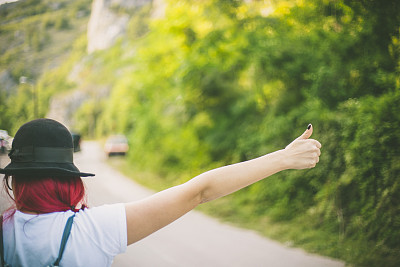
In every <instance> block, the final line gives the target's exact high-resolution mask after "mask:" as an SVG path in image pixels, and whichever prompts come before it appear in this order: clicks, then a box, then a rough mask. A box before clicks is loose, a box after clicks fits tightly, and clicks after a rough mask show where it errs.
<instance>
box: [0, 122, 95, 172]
mask: <svg viewBox="0 0 400 267" xmlns="http://www.w3.org/2000/svg"><path fill="white" fill-rule="evenodd" d="M73 153H74V146H73V142H72V136H71V133H70V132H69V131H68V129H67V128H66V127H65V126H64V125H62V124H61V123H59V122H57V121H55V120H51V119H37V120H33V121H30V122H27V123H25V124H24V125H22V126H21V128H19V130H18V131H17V133H16V134H15V137H14V140H13V143H12V149H11V152H10V153H9V154H8V156H9V157H10V159H11V163H10V164H8V165H7V166H6V167H5V168H4V169H1V168H0V173H4V174H7V175H25V176H31V177H44V176H55V177H58V176H62V177H66V176H67V177H68V176H81V177H84V176H94V174H92V173H82V172H80V171H79V169H78V168H77V167H76V166H75V165H74V162H73Z"/></svg>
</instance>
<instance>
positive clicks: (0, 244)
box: [0, 214, 5, 267]
mask: <svg viewBox="0 0 400 267" xmlns="http://www.w3.org/2000/svg"><path fill="white" fill-rule="evenodd" d="M0 233H1V242H0V253H1V266H2V267H3V266H4V264H5V261H4V245H3V214H1V218H0Z"/></svg>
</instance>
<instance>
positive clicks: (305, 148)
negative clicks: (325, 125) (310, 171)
mask: <svg viewBox="0 0 400 267" xmlns="http://www.w3.org/2000/svg"><path fill="white" fill-rule="evenodd" d="M312 133H313V127H312V125H311V124H310V125H309V126H308V127H307V130H306V131H305V132H304V133H303V134H302V135H301V136H299V137H298V138H296V139H295V140H294V141H293V142H291V143H290V144H289V145H287V146H286V148H285V149H284V150H283V152H284V154H285V165H286V167H287V169H307V168H314V167H315V165H316V164H317V163H318V162H319V156H320V155H321V151H320V148H321V143H320V142H318V141H317V140H314V139H309V138H310V136H311V135H312Z"/></svg>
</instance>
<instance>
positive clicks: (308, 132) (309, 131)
mask: <svg viewBox="0 0 400 267" xmlns="http://www.w3.org/2000/svg"><path fill="white" fill-rule="evenodd" d="M312 133H313V127H312V124H311V123H310V124H309V125H308V126H307V130H305V131H304V133H303V134H302V135H300V136H299V137H297V139H308V138H310V136H311V135H312Z"/></svg>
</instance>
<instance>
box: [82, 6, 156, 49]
mask: <svg viewBox="0 0 400 267" xmlns="http://www.w3.org/2000/svg"><path fill="white" fill-rule="evenodd" d="M151 2H152V1H151V0H124V1H122V0H93V3H92V12H91V15H90V20H89V24H88V33H87V37H88V47H87V51H88V53H92V52H94V51H96V50H104V49H107V48H109V47H110V46H112V45H113V44H114V42H115V40H116V39H117V38H118V37H119V36H121V35H123V34H124V33H125V31H126V27H127V24H128V22H129V19H130V16H129V15H127V14H116V13H114V12H113V11H112V9H111V8H112V7H118V6H122V7H124V8H134V7H139V6H143V5H145V4H147V3H151Z"/></svg>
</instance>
